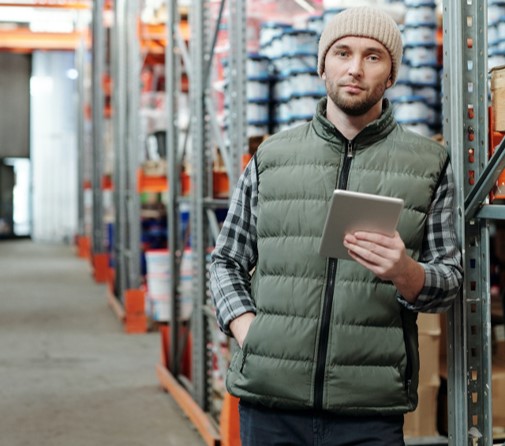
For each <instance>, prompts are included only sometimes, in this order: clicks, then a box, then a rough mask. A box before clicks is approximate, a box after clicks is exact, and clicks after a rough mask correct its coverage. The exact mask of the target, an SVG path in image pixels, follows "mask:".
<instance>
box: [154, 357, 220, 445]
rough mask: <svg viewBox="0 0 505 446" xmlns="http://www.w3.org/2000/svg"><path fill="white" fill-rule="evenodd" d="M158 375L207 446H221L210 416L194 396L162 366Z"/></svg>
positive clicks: (157, 367) (157, 371)
mask: <svg viewBox="0 0 505 446" xmlns="http://www.w3.org/2000/svg"><path fill="white" fill-rule="evenodd" d="M156 374H157V375H158V379H159V381H160V383H161V385H162V387H163V388H164V389H165V390H166V391H167V392H169V393H170V395H172V397H173V398H174V400H175V401H176V403H177V404H179V406H180V407H181V409H182V410H183V411H184V413H185V414H186V416H187V417H188V418H189V419H190V420H191V422H192V423H193V425H194V426H195V427H196V429H197V430H198V432H199V433H200V435H201V437H202V438H203V440H204V442H205V444H206V445H207V446H219V445H220V437H219V432H218V431H217V429H216V428H215V427H214V425H213V424H212V422H211V421H210V419H209V416H208V415H207V414H206V413H205V412H204V411H203V410H202V409H201V408H200V406H198V404H196V402H195V400H193V398H192V396H191V395H190V394H189V393H188V392H187V391H186V389H185V388H184V387H182V386H181V385H180V384H179V383H178V382H177V380H176V379H175V378H174V377H173V376H172V374H171V373H170V372H169V371H168V370H167V369H166V368H165V367H164V366H163V365H161V364H158V365H157V366H156Z"/></svg>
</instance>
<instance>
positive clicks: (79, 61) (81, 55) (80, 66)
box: [75, 33, 87, 236]
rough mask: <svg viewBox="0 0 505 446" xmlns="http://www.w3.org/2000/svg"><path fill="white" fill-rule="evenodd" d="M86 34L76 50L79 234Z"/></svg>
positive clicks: (80, 226) (81, 224)
mask: <svg viewBox="0 0 505 446" xmlns="http://www.w3.org/2000/svg"><path fill="white" fill-rule="evenodd" d="M86 51H87V48H86V35H85V34H84V33H82V34H81V39H80V41H79V46H78V47H77V50H76V58H75V59H76V66H77V72H78V78H77V92H78V95H77V101H78V106H77V233H78V235H79V236H84V235H85V219H84V165H85V161H84V159H85V151H86V144H85V141H86V136H85V135H86V129H85V121H84V120H85V117H84V104H85V97H86V94H85V87H84V81H85V79H84V77H85V76H84V73H85V63H86V62H85V61H86Z"/></svg>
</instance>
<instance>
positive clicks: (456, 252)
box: [398, 163, 463, 313]
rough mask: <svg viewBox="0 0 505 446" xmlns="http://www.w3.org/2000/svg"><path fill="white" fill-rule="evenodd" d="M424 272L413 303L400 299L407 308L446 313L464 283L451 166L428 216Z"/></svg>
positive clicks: (424, 241)
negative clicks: (423, 279)
mask: <svg viewBox="0 0 505 446" xmlns="http://www.w3.org/2000/svg"><path fill="white" fill-rule="evenodd" d="M419 262H420V264H421V266H422V267H423V268H424V272H425V282H424V286H423V288H422V290H421V293H420V294H419V296H418V298H417V300H416V302H415V303H414V304H410V303H408V302H407V301H406V300H405V299H403V297H401V296H398V300H399V302H400V303H401V304H402V305H404V306H405V307H407V308H409V309H411V310H413V311H416V312H425V313H442V312H444V311H447V310H448V309H449V308H450V307H451V305H452V303H453V301H454V299H455V298H456V297H457V296H458V294H459V290H460V288H461V284H462V281H463V268H462V266H461V251H460V249H459V247H458V240H457V237H456V232H455V226H454V181H453V173H452V168H451V165H450V163H449V164H448V165H447V168H446V172H445V175H443V176H442V178H441V181H440V184H439V186H438V189H437V190H436V192H435V197H434V200H433V202H432V205H431V209H430V211H429V214H428V220H427V224H426V230H425V235H424V240H423V246H422V250H421V257H420V259H419Z"/></svg>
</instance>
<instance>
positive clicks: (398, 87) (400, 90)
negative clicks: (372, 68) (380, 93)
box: [385, 82, 413, 101]
mask: <svg viewBox="0 0 505 446" xmlns="http://www.w3.org/2000/svg"><path fill="white" fill-rule="evenodd" d="M412 95H413V88H412V86H411V85H410V84H408V83H405V82H397V83H396V84H395V85H394V86H393V87H391V88H389V89H388V90H386V95H385V96H386V97H387V98H388V99H389V100H390V101H394V100H395V99H397V98H402V97H404V96H412Z"/></svg>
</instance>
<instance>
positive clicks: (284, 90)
mask: <svg viewBox="0 0 505 446" xmlns="http://www.w3.org/2000/svg"><path fill="white" fill-rule="evenodd" d="M290 96H291V80H290V78H289V75H288V74H280V75H279V76H277V78H276V81H275V84H274V99H275V100H276V101H284V100H287V99H289V97H290Z"/></svg>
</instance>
